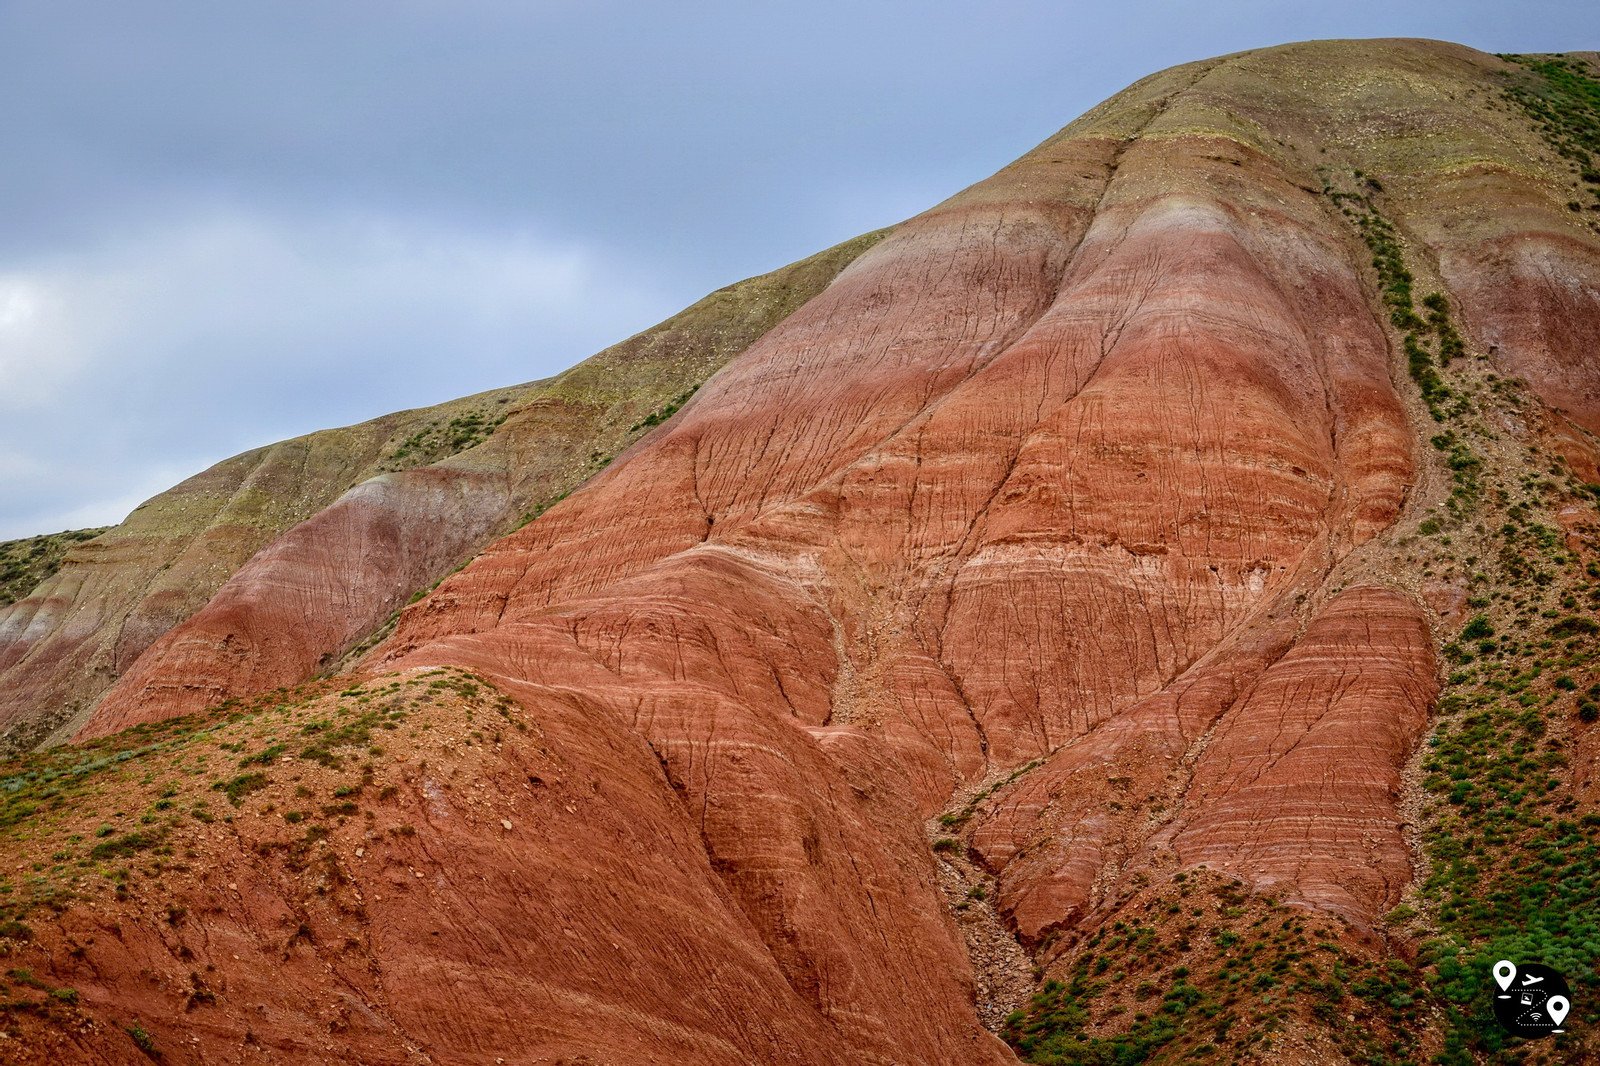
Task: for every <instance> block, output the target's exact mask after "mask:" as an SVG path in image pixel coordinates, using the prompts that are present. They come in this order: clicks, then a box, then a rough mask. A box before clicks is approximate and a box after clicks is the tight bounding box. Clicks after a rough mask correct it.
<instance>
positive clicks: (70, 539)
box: [0, 526, 109, 607]
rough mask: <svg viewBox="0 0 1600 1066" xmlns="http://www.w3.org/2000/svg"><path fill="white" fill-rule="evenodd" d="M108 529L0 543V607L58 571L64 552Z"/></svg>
mask: <svg viewBox="0 0 1600 1066" xmlns="http://www.w3.org/2000/svg"><path fill="white" fill-rule="evenodd" d="M107 528H109V527H105V526H102V527H101V528H99V529H68V530H63V531H62V532H60V533H45V534H41V535H40V536H37V537H23V538H21V539H20V540H6V541H0V607H7V606H10V605H11V604H13V603H16V602H17V601H18V600H20V599H22V597H24V596H26V595H27V594H28V592H29V591H31V590H32V589H33V588H34V586H36V585H38V584H39V582H41V581H43V580H44V579H45V578H47V577H49V576H50V575H51V574H53V573H55V572H56V571H57V570H59V569H61V560H62V558H63V557H65V556H66V554H67V549H68V548H70V547H72V546H73V545H74V544H77V543H80V542H81V541H85V540H93V539H94V538H95V537H98V536H99V535H100V534H102V533H104V532H105V531H106V529H107Z"/></svg>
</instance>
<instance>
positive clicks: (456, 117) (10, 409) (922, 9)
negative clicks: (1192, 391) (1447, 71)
mask: <svg viewBox="0 0 1600 1066" xmlns="http://www.w3.org/2000/svg"><path fill="white" fill-rule="evenodd" d="M1373 36H1427V37H1441V38H1447V39H1453V40H1458V41H1462V42H1464V43H1467V44H1471V45H1474V46H1477V47H1480V48H1484V49H1486V50H1490V51H1556V50H1568V49H1577V48H1594V47H1596V46H1597V45H1600V5H1596V4H1587V3H1579V2H1575V0H1566V2H1560V3H1553V2H1540V0H1522V2H1518V3H1514V4H1508V3H1505V2H1503V0H1501V2H1494V3H1490V2H1461V0H1457V2H1449V0H1440V2H1430V3H1396V2H1394V0H1384V2H1366V0H1342V2H1340V3H1337V4H1315V5H1313V4H1285V3H1283V2H1281V0H1274V2H1259V3H1247V2H1222V0H1213V2H1210V3H1203V4H1202V3H1194V2H1187V3H1171V4H1155V3H1140V2H1135V0H1122V2H1109V3H1108V2H1095V3H1087V4H1072V3H1005V2H993V0H991V2H989V3H984V4H975V3H971V2H968V3H959V4H957V3H943V2H939V0H922V2H919V3H875V2H873V0H854V2H848V3H831V2H826V0H811V2H808V3H805V4H792V5H791V4H767V3H759V2H751V0H744V2H742V3H705V2H701V3H692V4H673V3H660V2H656V3H610V2H604V0H552V2H533V0H529V2H523V3H512V2H509V0H504V2H494V0H449V2H443V0H441V2H425V0H387V2H382V3H380V2H377V0H372V2H366V3H346V2H339V0H316V2H314V3H313V2H306V3H297V2H290V0H276V2H273V3H253V2H247V0H227V2H224V3H217V2H216V0H192V2H187V3H167V2H160V0H142V2H140V3H126V2H107V3H80V2H75V0H43V2H31V0H20V2H19V0H0V115H3V118H0V135H3V137H4V143H3V145H0V538H3V537H7V536H23V535H27V534H32V533H38V532H53V531H55V530H58V529H62V528H65V527H76V526H84V525H94V524H103V523H110V522H116V521H119V520H120V519H121V518H122V517H123V516H124V515H125V514H126V513H127V512H128V511H129V510H131V509H132V508H133V507H134V506H135V505H136V504H137V503H139V502H140V501H141V500H143V499H144V498H146V497H148V496H150V495H153V494H154V493H156V492H158V491H160V490H162V489H164V488H166V487H168V486H170V485H171V484H173V483H175V482H177V481H178V480H181V479H182V478H184V477H186V476H188V475H190V474H192V473H195V472H197V471H199V470H201V469H203V468H204V467H206V466H208V465H210V464H211V463H213V462H215V461H217V460H218V459H221V458H224V457H226V456H228V455H231V454H234V453H236V452H239V451H242V450H244V449H246V448H250V447H253V446H255V445H258V444H264V443H268V442H270V441H273V440H278V439H282V438H284V437H289V436H293V435H295V434H298V433H303V432H307V431H309V430H313V429H319V428H322V427H326V426H332V425H340V424H345V423H349V422H356V421H360V420H362V419H365V418H370V417H373V416H375V415H379V414H382V413H384V412H386V411H391V410H396V409H399V408H404V407H414V406H420V405H424V404H429V403H434V402H437V401H440V400H443V399H447V398H449V397H452V396H457V395H462V394H465V393H470V392H475V391H478V390H481V389H486V388H491V387H494V386H498V385H504V384H510V383H513V382H517V381H526V380H532V379H534V378H539V377H544V376H547V375H549V374H551V373H554V372H556V371H558V370H560V369H562V368H564V367H567V366H569V365H571V364H572V363H574V362H576V361H578V360H580V359H582V358H583V357H585V356H587V355H589V354H590V353H592V352H593V351H595V350H597V349H599V348H602V347H604V346H605V345H607V344H609V343H611V342H613V341H616V340H619V339H621V338H623V337H625V336H627V335H629V334H631V333H634V332H636V331H638V330H640V329H642V328H644V327H646V326H648V325H650V324H651V323H653V322H655V321H657V320H659V319H661V318H663V317H665V316H667V315H669V314H671V313H672V312H674V311H676V310H677V309H679V308H680V307H682V306H684V305H686V304H688V303H690V302H692V301H693V300H695V299H697V298H698V297H699V296H701V295H703V294H704V293H705V292H707V291H709V290H711V289H714V288H717V287H719V286H721V285H725V284H727V283H729V282H731V281H735V280H737V279H739V278H742V277H746V276H749V275H751V274H756V273H760V272H762V271H765V270H769V269H772V268H773V267H776V266H780V265H782V264H783V263H786V262H789V261H791V260H794V259H797V258H800V257H802V256H804V255H808V254H810V253H811V252H813V251H817V250H819V249H821V248H823V247H826V246H828V245H830V244H833V243H835V242H837V241H840V240H843V239H845V238H847V237H850V236H853V235H855V234H857V233H860V232H862V231H864V230H868V229H872V228H875V227H878V226H882V225H885V224H888V223H891V222H895V221H898V220H899V219H901V218H904V217H905V216H907V215H910V214H914V213H916V212H917V211H919V210H922V209H923V208H925V207H928V206H930V205H931V204H933V203H934V202H936V201H938V200H940V199H942V198H944V197H945V196H947V195H949V194H950V193H952V192H954V191H956V190H957V189H959V188H961V187H962V186H965V185H967V184H970V183H971V182H973V181H976V180H978V179H980V178H983V177H985V176H987V175H988V174H990V173H992V172H993V171H994V170H996V169H998V168H999V167H1000V166H1002V165H1004V164H1005V163H1007V162H1008V161H1010V160H1011V159H1013V158H1015V157H1016V156H1018V155H1020V154H1021V153H1022V152H1024V151H1026V150H1027V149H1028V148H1030V147H1032V146H1033V145H1034V144H1036V143H1038V142H1039V141H1040V140H1042V139H1044V138H1045V137H1046V136H1048V135H1049V134H1051V133H1052V132H1054V131H1055V130H1056V129H1058V128H1059V127H1061V126H1063V125H1065V124H1066V123H1067V122H1068V121H1070V120H1071V119H1072V118H1074V117H1075V116H1077V115H1078V114H1079V113H1081V112H1082V111H1084V110H1086V109H1087V108H1089V107H1090V106H1092V105H1093V104H1095V103H1096V102H1098V101H1099V100H1101V99H1103V98H1104V97H1106V96H1109V95H1110V94H1112V93H1113V92H1116V91H1117V90H1118V89H1121V88H1122V87H1123V86H1124V85H1126V84H1128V83H1129V82H1131V81H1134V80H1136V79H1137V78H1140V77H1142V76H1144V75H1145V74H1148V73H1151V72H1153V71H1155V70H1158V69H1160V68H1162V67H1166V66H1170V65H1172V64H1174V63H1180V62H1184V61H1187V60H1191V59H1200V58H1204V57H1206V56H1210V55H1216V54H1220V53H1225V52H1233V51H1238V50H1240V49H1245V48H1252V47H1256V46H1260V45H1268V44H1277V43H1282V42H1285V41H1294V40H1304V39H1308V38H1315V37H1373Z"/></svg>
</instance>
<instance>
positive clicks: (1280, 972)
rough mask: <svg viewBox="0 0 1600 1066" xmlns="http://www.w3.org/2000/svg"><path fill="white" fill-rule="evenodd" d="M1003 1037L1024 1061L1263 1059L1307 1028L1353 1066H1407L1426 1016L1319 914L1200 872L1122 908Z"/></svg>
mask: <svg viewBox="0 0 1600 1066" xmlns="http://www.w3.org/2000/svg"><path fill="white" fill-rule="evenodd" d="M1116 913H1117V915H1119V916H1120V917H1119V918H1118V920H1115V921H1113V922H1111V923H1110V924H1108V925H1105V926H1102V927H1101V928H1100V929H1098V930H1097V931H1096V932H1095V933H1094V934H1093V935H1091V936H1090V937H1089V938H1088V939H1087V940H1086V941H1085V942H1084V944H1083V945H1082V946H1081V947H1080V948H1079V949H1078V950H1077V952H1076V954H1075V956H1074V957H1073V959H1072V961H1071V963H1070V964H1069V965H1068V966H1067V967H1066V968H1065V969H1064V970H1062V971H1061V972H1060V973H1059V975H1058V976H1056V977H1054V978H1052V979H1051V980H1048V981H1046V982H1045V983H1044V984H1043V985H1042V986H1041V987H1040V989H1039V991H1038V992H1037V993H1036V994H1035V995H1034V996H1033V998H1032V999H1031V1000H1030V1001H1029V1002H1028V1004H1027V1005H1026V1006H1025V1007H1023V1008H1022V1009H1020V1010H1018V1011H1015V1012H1013V1013H1012V1015H1011V1016H1010V1017H1009V1018H1007V1019H1006V1023H1005V1027H1004V1029H1003V1030H1002V1036H1004V1038H1005V1040H1006V1042H1007V1043H1009V1044H1010V1045H1011V1046H1012V1047H1013V1048H1014V1049H1016V1051H1017V1054H1018V1056H1019V1057H1020V1058H1022V1060H1023V1061H1024V1062H1031V1063H1038V1064H1041V1066H1080V1064H1081V1066H1114V1064H1115V1066H1120V1064H1123V1063H1129V1064H1131V1063H1140V1062H1145V1061H1148V1060H1151V1059H1158V1058H1159V1059H1161V1060H1164V1061H1191V1060H1192V1061H1200V1062H1219V1063H1220V1062H1231V1061H1239V1059H1240V1057H1241V1056H1250V1057H1251V1060H1252V1061H1271V1059H1272V1048H1273V1045H1274V1041H1275V1040H1276V1038H1277V1034H1279V1033H1281V1032H1284V1031H1287V1030H1291V1029H1299V1028H1300V1027H1301V1026H1303V1025H1304V1024H1305V1023H1306V1022H1308V1021H1311V1020H1313V1019H1314V1020H1315V1022H1316V1023H1317V1024H1318V1026H1319V1028H1322V1029H1324V1030H1326V1032H1327V1033H1328V1034H1329V1036H1330V1037H1331V1038H1332V1039H1333V1041H1334V1042H1335V1043H1336V1044H1337V1046H1338V1048H1339V1050H1340V1051H1341V1052H1342V1053H1343V1054H1344V1055H1345V1056H1346V1057H1347V1059H1348V1060H1349V1061H1352V1062H1371V1063H1378V1062H1401V1061H1407V1060H1408V1059H1412V1058H1413V1056H1414V1054H1415V1051H1416V1034H1417V1030H1418V1028H1419V1027H1420V1026H1419V1022H1420V1019H1421V1017H1422V1013H1423V1010H1424V1004H1423V1003H1422V1002H1420V1000H1419V998H1418V996H1417V994H1416V988H1417V985H1418V981H1417V977H1416V974H1415V973H1414V971H1413V970H1412V969H1411V967H1409V966H1408V965H1406V964H1405V963H1404V962H1400V961H1398V960H1395V961H1390V962H1387V963H1380V962H1375V961H1372V960H1370V959H1368V958H1367V957H1365V955H1364V954H1362V953H1361V952H1359V951H1355V950H1351V949H1350V948H1349V947H1347V946H1345V945H1344V944H1343V942H1342V941H1343V935H1344V934H1343V930H1342V927H1341V926H1340V925H1339V923H1338V922H1337V921H1336V920H1334V919H1332V918H1331V917H1329V916H1327V915H1322V914H1317V913H1315V912H1307V911H1305V910H1303V909H1297V908H1292V907H1288V906H1286V905H1284V904H1282V903H1279V902H1277V901H1274V900H1271V899H1267V898H1264V897H1262V896H1258V895H1255V894H1253V893H1251V892H1249V891H1248V890H1247V889H1246V888H1245V887H1244V886H1243V885H1242V884H1240V883H1239V882H1238V881H1234V880H1232V879H1228V878H1223V877H1219V876H1218V875H1216V874H1213V873H1210V872H1208V871H1205V870H1199V871H1192V872H1189V873H1178V874H1175V875H1173V877H1172V880H1171V882H1170V883H1168V884H1166V885H1164V886H1162V887H1160V888H1159V889H1157V890H1153V891H1148V892H1144V893H1141V894H1140V895H1139V896H1137V897H1134V898H1131V899H1129V900H1127V901H1125V902H1124V903H1122V904H1121V905H1120V906H1119V907H1118V908H1117V911H1116Z"/></svg>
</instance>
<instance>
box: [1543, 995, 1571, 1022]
mask: <svg viewBox="0 0 1600 1066" xmlns="http://www.w3.org/2000/svg"><path fill="white" fill-rule="evenodd" d="M1544 1009H1545V1010H1547V1011H1549V1012H1550V1020H1551V1021H1553V1022H1555V1023H1556V1024H1557V1025H1560V1024H1561V1023H1562V1022H1564V1021H1566V1019H1567V1011H1569V1010H1571V1009H1572V1004H1570V1003H1568V1002H1567V997H1566V996H1551V997H1550V1000H1549V1002H1547V1003H1546V1004H1545V1005H1544Z"/></svg>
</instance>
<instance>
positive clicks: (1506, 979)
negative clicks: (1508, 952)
mask: <svg viewBox="0 0 1600 1066" xmlns="http://www.w3.org/2000/svg"><path fill="white" fill-rule="evenodd" d="M1515 976H1517V967H1516V964H1515V963H1513V962H1512V961H1511V960H1510V959H1501V960H1500V961H1499V962H1497V963H1495V964H1494V980H1495V983H1496V984H1498V985H1499V986H1500V991H1502V992H1504V991H1505V990H1506V989H1508V988H1510V987H1511V979H1512V978H1513V977H1515Z"/></svg>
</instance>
